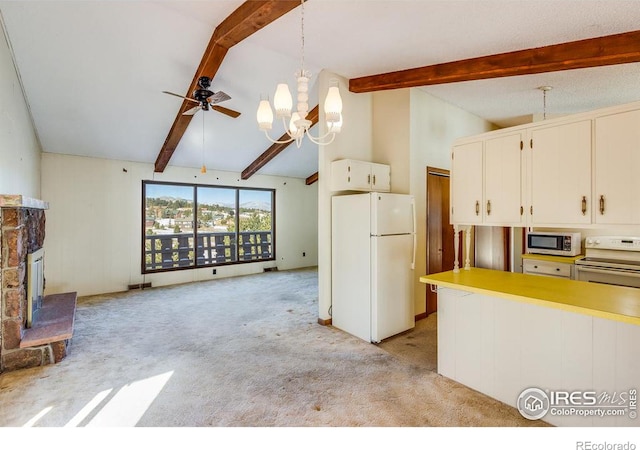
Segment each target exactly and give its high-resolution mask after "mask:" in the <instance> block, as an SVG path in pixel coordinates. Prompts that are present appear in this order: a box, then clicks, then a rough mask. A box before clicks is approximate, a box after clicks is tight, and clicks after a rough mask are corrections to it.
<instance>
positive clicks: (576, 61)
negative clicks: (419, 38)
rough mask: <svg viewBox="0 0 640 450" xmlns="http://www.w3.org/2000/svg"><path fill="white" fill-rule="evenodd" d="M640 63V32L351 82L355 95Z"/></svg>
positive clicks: (485, 57)
mask: <svg viewBox="0 0 640 450" xmlns="http://www.w3.org/2000/svg"><path fill="white" fill-rule="evenodd" d="M635 62H640V30H638V31H630V32H628V33H621V34H614V35H609V36H602V37H597V38H591V39H584V40H580V41H573V42H566V43H562V44H555V45H548V46H546V47H538V48H530V49H526V50H519V51H515V52H509V53H500V54H495V55H489V56H482V57H479V58H470V59H465V60H461V61H452V62H447V63H442V64H436V65H432V66H425V67H417V68H414V69H407V70H400V71H397V72H389V73H383V74H379V75H370V76H365V77H360V78H353V79H351V80H349V90H350V91H351V92H355V93H364V92H374V91H383V90H390V89H400V88H410V87H418V86H428V85H434V84H444V83H455V82H460V81H472V80H483V79H488V78H500V77H511V76H516V75H531V74H536V73H544V72H556V71H561V70H571V69H584V68H588V67H600V66H608V65H614V64H627V63H635Z"/></svg>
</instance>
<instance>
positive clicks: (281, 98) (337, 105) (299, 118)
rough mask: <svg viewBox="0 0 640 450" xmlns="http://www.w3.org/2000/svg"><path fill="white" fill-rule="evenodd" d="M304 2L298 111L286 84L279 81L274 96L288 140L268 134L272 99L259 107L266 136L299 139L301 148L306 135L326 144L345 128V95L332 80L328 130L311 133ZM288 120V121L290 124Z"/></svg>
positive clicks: (260, 124) (327, 108)
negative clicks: (305, 57) (315, 135)
mask: <svg viewBox="0 0 640 450" xmlns="http://www.w3.org/2000/svg"><path fill="white" fill-rule="evenodd" d="M304 1H305V0H301V2H300V3H301V20H300V23H301V27H300V28H301V36H302V52H301V53H302V58H301V67H300V70H299V71H297V72H296V73H295V76H296V79H297V82H298V89H297V93H298V98H297V100H298V103H297V110H296V111H294V112H293V114H292V113H291V110H292V108H293V98H292V97H291V92H290V91H289V86H288V85H287V84H286V83H280V84H278V86H277V88H276V93H275V95H274V96H273V106H274V108H275V110H276V117H277V118H282V125H283V127H284V129H285V131H286V135H287V136H288V138H287V139H284V140H282V141H277V140H275V139H272V138H271V136H269V130H271V127H272V125H273V110H272V109H271V104H270V103H269V100H266V99H262V100H260V105H259V106H258V112H257V119H258V127H259V128H260V129H261V130H263V131H264V134H265V136H266V137H267V139H269V140H270V141H271V142H273V143H276V144H287V143H289V142H293V141H295V142H296V145H297V146H298V148H300V145H302V139H303V138H304V136H305V134H306V135H307V137H308V138H309V140H310V141H311V142H313V143H315V144H318V145H327V144H330V143H331V142H333V140H334V139H335V136H336V133H339V132H340V130H341V128H342V98H341V97H340V90H339V89H338V81H337V80H332V81H331V86H330V87H329V91H328V92H327V97H326V98H325V101H324V115H325V119H326V121H327V128H328V131H327V133H325V134H324V135H323V136H318V137H313V136H312V135H311V134H310V133H309V128H311V124H312V122H311V121H310V120H308V119H307V114H308V113H309V103H308V102H309V79H310V78H311V73H310V72H309V71H308V70H305V69H304ZM287 119H289V124H288V126H287Z"/></svg>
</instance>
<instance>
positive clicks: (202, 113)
mask: <svg viewBox="0 0 640 450" xmlns="http://www.w3.org/2000/svg"><path fill="white" fill-rule="evenodd" d="M200 115H201V116H202V165H203V166H204V111H202V112H201V113H200Z"/></svg>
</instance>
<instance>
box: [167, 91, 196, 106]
mask: <svg viewBox="0 0 640 450" xmlns="http://www.w3.org/2000/svg"><path fill="white" fill-rule="evenodd" d="M162 93H163V94H169V95H173V96H174V97H180V98H183V99H185V100H189V101H190V102H194V103H200V102H198V101H197V100H194V99H192V98H189V97H184V96H182V95H178V94H174V93H173V92H169V91H162Z"/></svg>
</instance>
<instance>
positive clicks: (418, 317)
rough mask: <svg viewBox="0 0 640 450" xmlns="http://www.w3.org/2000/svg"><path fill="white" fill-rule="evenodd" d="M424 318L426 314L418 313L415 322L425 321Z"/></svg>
mask: <svg viewBox="0 0 640 450" xmlns="http://www.w3.org/2000/svg"><path fill="white" fill-rule="evenodd" d="M426 318H427V313H426V312H423V313H420V314H416V322H417V321H418V320H422V319H426Z"/></svg>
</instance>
